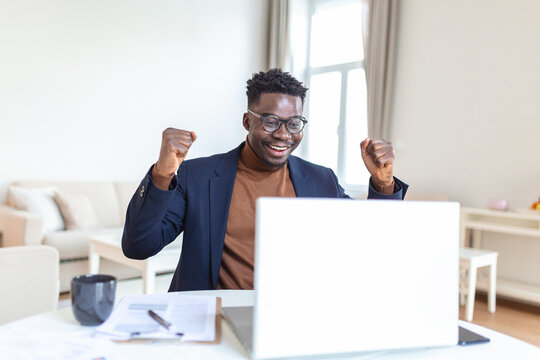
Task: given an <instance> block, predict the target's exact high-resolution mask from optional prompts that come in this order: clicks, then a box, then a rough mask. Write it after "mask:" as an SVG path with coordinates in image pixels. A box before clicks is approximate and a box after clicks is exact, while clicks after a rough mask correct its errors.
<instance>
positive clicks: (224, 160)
mask: <svg viewBox="0 0 540 360" xmlns="http://www.w3.org/2000/svg"><path fill="white" fill-rule="evenodd" d="M306 91H307V89H306V88H305V87H304V86H303V85H302V83H300V82H299V81H298V80H296V79H295V78H294V77H292V76H291V75H290V74H288V73H285V72H282V71H281V70H279V69H272V70H269V71H268V72H260V73H258V74H254V75H253V78H252V79H250V80H248V82H247V96H248V110H247V112H246V113H244V115H243V118H242V123H243V125H244V128H245V129H246V130H247V131H248V134H247V139H246V142H244V143H242V144H240V146H238V147H237V148H236V149H234V150H232V151H230V152H228V153H226V154H218V155H213V156H210V157H207V158H199V159H193V160H186V161H184V159H185V158H186V156H187V153H188V151H189V148H190V147H191V145H192V144H193V142H194V141H195V140H196V139H197V136H196V135H195V133H194V132H193V131H185V130H178V129H173V128H169V129H167V130H165V131H164V132H163V137H162V143H161V151H160V154H159V159H158V161H157V162H156V163H155V164H154V165H153V166H152V167H151V168H150V170H149V171H148V173H147V175H146V177H145V178H144V179H143V181H142V182H141V184H140V186H139V188H138V190H137V192H136V193H135V195H134V196H133V198H132V200H131V202H130V204H129V207H128V211H127V216H126V224H125V227H124V235H123V238H122V249H123V251H124V254H125V255H126V256H127V257H129V258H133V259H146V258H148V257H150V256H152V255H155V254H156V253H158V252H159V251H160V250H161V249H162V248H163V247H164V246H166V245H167V244H169V243H170V242H172V241H173V240H174V239H175V238H176V237H177V236H178V235H179V234H180V233H181V232H182V231H183V232H184V236H183V244H182V253H181V257H180V262H179V265H178V267H177V269H176V272H175V274H174V277H173V280H172V282H171V286H170V288H169V291H181V290H202V289H216V288H227V289H231V288H232V289H252V288H253V267H254V237H255V200H256V199H257V198H258V197H260V196H288V197H295V196H297V197H332V198H348V196H347V195H346V194H345V192H344V190H343V188H342V187H341V186H340V185H339V183H338V180H337V178H336V176H335V174H334V173H333V172H332V170H330V169H328V168H325V167H322V166H319V165H315V164H312V163H310V162H307V161H304V160H302V159H300V158H297V157H295V156H292V155H291V153H292V152H293V151H294V149H296V147H297V146H298V145H299V144H300V141H301V140H302V136H303V132H302V130H303V128H304V125H305V124H306V123H307V121H306V120H305V119H304V118H303V117H302V110H303V105H304V99H305V96H306ZM321 146H324V144H321ZM360 148H361V152H362V158H363V159H364V163H365V165H366V167H367V169H368V170H369V172H370V173H371V179H370V186H369V195H368V198H377V199H403V196H404V195H405V192H406V190H407V185H406V184H404V183H403V182H401V181H399V180H398V179H397V178H395V177H394V176H393V162H394V151H393V148H392V144H390V143H389V142H387V141H384V140H370V139H369V138H368V139H366V140H364V141H363V142H362V143H361V144H360ZM175 173H176V175H175ZM297 216H301V214H289V213H287V209H283V213H282V214H276V219H277V220H276V226H279V224H280V222H281V221H287V218H290V217H297Z"/></svg>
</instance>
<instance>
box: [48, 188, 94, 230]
mask: <svg viewBox="0 0 540 360" xmlns="http://www.w3.org/2000/svg"><path fill="white" fill-rule="evenodd" d="M54 199H55V200H56V203H57V204H58V207H60V212H61V213H62V216H63V217H64V222H65V224H66V229H68V230H92V229H97V228H99V227H100V224H99V219H98V218H97V215H96V212H95V210H94V207H93V206H92V202H91V201H90V199H89V198H88V196H86V195H82V194H69V193H65V192H62V191H57V192H56V193H55V195H54Z"/></svg>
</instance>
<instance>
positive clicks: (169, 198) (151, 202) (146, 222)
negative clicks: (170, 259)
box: [122, 163, 186, 260]
mask: <svg viewBox="0 0 540 360" xmlns="http://www.w3.org/2000/svg"><path fill="white" fill-rule="evenodd" d="M183 164H184V163H182V165H183ZM182 165H180V168H179V170H178V174H177V175H175V176H174V177H173V179H172V181H171V184H170V186H169V190H166V191H165V190H161V189H160V188H158V187H157V186H156V185H154V183H153V181H152V176H151V173H152V167H150V170H149V171H148V172H147V174H146V176H145V177H144V178H143V180H142V181H141V183H140V184H139V187H138V188H137V191H136V192H135V194H134V195H133V197H132V198H131V201H130V203H129V205H128V209H127V214H126V223H125V224H124V233H123V235H122V251H123V252H124V255H126V256H127V257H128V258H131V259H138V260H144V259H147V258H149V257H150V256H153V255H155V254H157V253H158V252H159V251H160V250H161V249H163V248H164V247H165V246H166V245H168V244H169V243H171V242H172V241H174V239H176V237H177V236H178V235H179V234H180V233H181V232H182V230H183V223H184V214H185V208H186V199H185V191H184V189H185V187H184V186H181V184H182V182H183V181H185V176H183V175H184V172H185V171H183V170H185V169H184V167H183V166H182ZM180 174H182V175H180Z"/></svg>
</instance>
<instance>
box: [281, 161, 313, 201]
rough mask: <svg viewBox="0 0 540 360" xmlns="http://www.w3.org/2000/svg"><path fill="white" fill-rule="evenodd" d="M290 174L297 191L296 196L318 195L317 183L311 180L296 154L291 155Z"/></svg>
mask: <svg viewBox="0 0 540 360" xmlns="http://www.w3.org/2000/svg"><path fill="white" fill-rule="evenodd" d="M288 161H289V174H290V176H291V181H292V183H293V186H294V191H295V192H296V197H313V196H316V195H317V184H315V183H314V182H310V181H309V174H308V173H307V172H306V171H305V169H304V168H303V166H302V164H301V163H300V162H299V161H298V158H297V157H296V156H289V160H288Z"/></svg>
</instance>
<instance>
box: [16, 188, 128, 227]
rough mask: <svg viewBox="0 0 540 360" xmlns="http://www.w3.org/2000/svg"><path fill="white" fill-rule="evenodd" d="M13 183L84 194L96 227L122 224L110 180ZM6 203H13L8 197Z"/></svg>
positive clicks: (114, 190)
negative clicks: (93, 215)
mask: <svg viewBox="0 0 540 360" xmlns="http://www.w3.org/2000/svg"><path fill="white" fill-rule="evenodd" d="M13 185H16V186H21V187H29V188H36V187H47V186H54V187H56V188H57V189H58V191H59V192H62V193H67V194H72V195H84V196H85V197H87V198H88V199H89V200H90V203H91V204H92V207H93V210H94V213H95V215H96V217H97V219H98V222H99V224H97V226H98V227H104V228H109V227H119V226H123V225H124V224H123V222H122V221H121V217H120V209H119V204H118V196H117V194H116V189H115V186H114V184H113V183H112V182H109V181H41V180H27V181H17V182H15V183H13ZM8 205H11V206H13V204H10V201H9V198H8Z"/></svg>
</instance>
